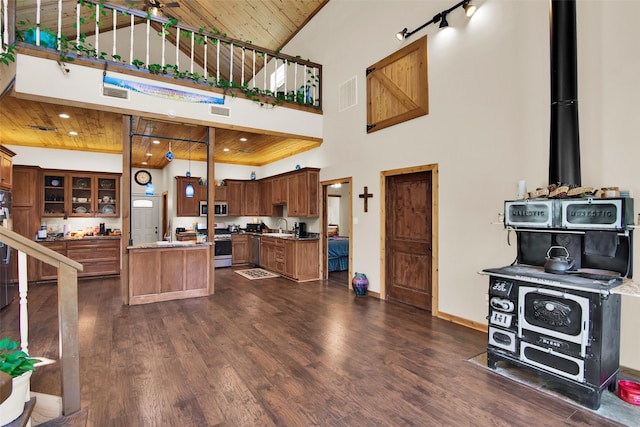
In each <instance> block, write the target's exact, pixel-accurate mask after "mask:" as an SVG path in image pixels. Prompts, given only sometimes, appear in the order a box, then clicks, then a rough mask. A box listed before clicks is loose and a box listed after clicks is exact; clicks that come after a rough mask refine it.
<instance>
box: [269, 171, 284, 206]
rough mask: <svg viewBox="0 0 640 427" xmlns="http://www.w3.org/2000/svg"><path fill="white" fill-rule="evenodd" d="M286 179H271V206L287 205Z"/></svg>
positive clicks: (282, 177) (281, 177)
mask: <svg viewBox="0 0 640 427" xmlns="http://www.w3.org/2000/svg"><path fill="white" fill-rule="evenodd" d="M287 191H288V190H287V177H286V176H278V177H275V178H272V189H271V204H273V205H286V204H287Z"/></svg>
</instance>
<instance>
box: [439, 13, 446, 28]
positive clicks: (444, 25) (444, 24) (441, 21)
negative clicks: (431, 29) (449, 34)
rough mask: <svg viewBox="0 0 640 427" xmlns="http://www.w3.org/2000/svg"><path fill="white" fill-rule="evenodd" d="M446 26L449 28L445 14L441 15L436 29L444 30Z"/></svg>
mask: <svg viewBox="0 0 640 427" xmlns="http://www.w3.org/2000/svg"><path fill="white" fill-rule="evenodd" d="M448 26H449V23H448V22H447V14H446V13H443V14H442V20H440V25H439V26H438V28H444V27H448Z"/></svg>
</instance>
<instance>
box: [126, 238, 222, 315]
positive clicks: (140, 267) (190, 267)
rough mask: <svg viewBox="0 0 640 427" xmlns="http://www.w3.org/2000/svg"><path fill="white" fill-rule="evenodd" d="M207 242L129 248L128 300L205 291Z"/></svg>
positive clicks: (151, 299) (196, 294)
mask: <svg viewBox="0 0 640 427" xmlns="http://www.w3.org/2000/svg"><path fill="white" fill-rule="evenodd" d="M210 260H211V246H210V245H193V246H186V247H168V248H139V249H138V248H133V249H132V248H130V249H129V304H130V305H136V304H147V303H152V302H159V301H169V300H175V299H185V298H195V297H203V296H208V295H209V271H210V268H209V267H210V262H211V261H210Z"/></svg>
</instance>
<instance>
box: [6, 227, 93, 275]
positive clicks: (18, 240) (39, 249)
mask: <svg viewBox="0 0 640 427" xmlns="http://www.w3.org/2000/svg"><path fill="white" fill-rule="evenodd" d="M0 242H2V243H4V244H5V245H7V246H11V247H12V248H14V249H16V250H19V251H20V252H24V253H26V254H27V255H29V256H32V257H34V258H36V259H37V260H38V261H42V262H44V263H46V264H49V265H51V266H53V267H58V266H59V265H60V264H64V265H67V266H69V267H71V268H73V269H74V270H77V271H82V270H83V269H84V267H83V266H82V264H80V263H79V262H77V261H74V260H72V259H70V258H67V257H66V256H64V255H61V254H59V253H58V252H56V251H54V250H52V249H49V248H47V247H46V246H43V245H41V244H38V243H36V242H34V241H33V240H29V239H27V238H26V237H24V236H22V235H20V234H18V233H16V232H14V231H11V230H9V229H7V228H5V227H0Z"/></svg>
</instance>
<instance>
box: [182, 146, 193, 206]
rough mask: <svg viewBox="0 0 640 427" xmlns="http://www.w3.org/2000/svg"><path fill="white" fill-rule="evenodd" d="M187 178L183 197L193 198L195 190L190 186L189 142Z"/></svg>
mask: <svg viewBox="0 0 640 427" xmlns="http://www.w3.org/2000/svg"><path fill="white" fill-rule="evenodd" d="M189 135H191V134H189ZM187 177H188V178H189V182H188V183H187V186H186V187H185V188H184V195H185V196H187V197H193V195H194V193H195V190H194V188H193V185H192V184H191V142H189V170H188V171H187Z"/></svg>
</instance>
